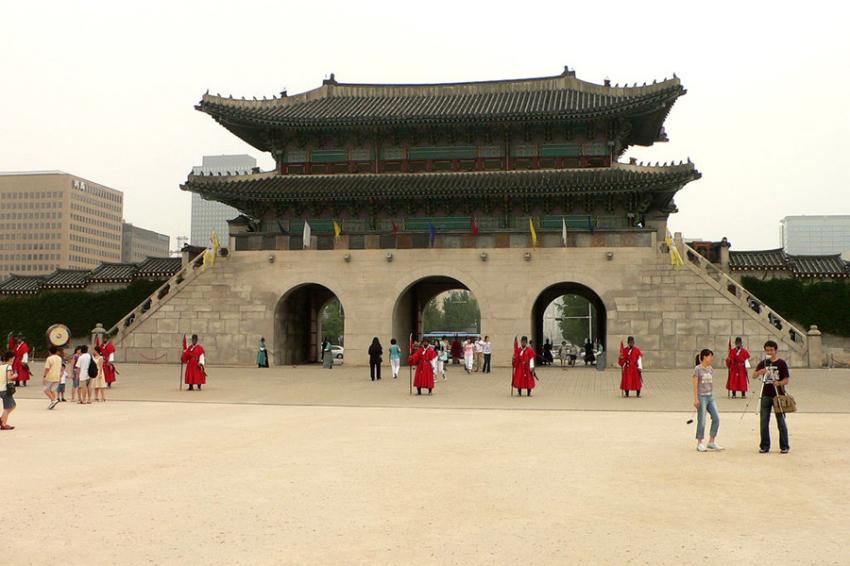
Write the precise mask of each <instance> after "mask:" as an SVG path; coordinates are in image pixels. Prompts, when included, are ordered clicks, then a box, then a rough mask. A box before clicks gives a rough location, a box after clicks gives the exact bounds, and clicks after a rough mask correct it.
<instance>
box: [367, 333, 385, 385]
mask: <svg viewBox="0 0 850 566" xmlns="http://www.w3.org/2000/svg"><path fill="white" fill-rule="evenodd" d="M383 356H384V348H383V346H381V342H380V340H378V337H377V336H375V337H374V338H372V344H371V345H370V346H369V376H370V377H371V378H372V381H375V380H376V379H377V380H378V381H380V379H381V362H383V361H384V359H383Z"/></svg>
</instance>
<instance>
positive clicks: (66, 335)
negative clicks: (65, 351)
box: [47, 324, 71, 348]
mask: <svg viewBox="0 0 850 566" xmlns="http://www.w3.org/2000/svg"><path fill="white" fill-rule="evenodd" d="M70 340H71V331H70V330H69V329H68V327H67V326H65V325H64V324H54V325H53V326H51V327H50V328H48V329H47V343H48V344H50V345H51V346H56V347H57V348H62V347H64V346H65V345H66V344H67V343H68V342H70Z"/></svg>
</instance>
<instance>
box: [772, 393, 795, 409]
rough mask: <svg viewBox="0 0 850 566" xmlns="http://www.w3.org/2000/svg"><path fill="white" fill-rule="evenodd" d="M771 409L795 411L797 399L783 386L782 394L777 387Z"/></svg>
mask: <svg viewBox="0 0 850 566" xmlns="http://www.w3.org/2000/svg"><path fill="white" fill-rule="evenodd" d="M773 411H774V412H776V413H796V412H797V401H795V400H794V397H792V396H791V395H788V392H787V391H786V390H785V387H782V394H780V393H779V388H778V387H777V388H776V396H775V397H774V398H773Z"/></svg>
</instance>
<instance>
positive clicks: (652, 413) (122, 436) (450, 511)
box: [0, 365, 850, 565]
mask: <svg viewBox="0 0 850 566" xmlns="http://www.w3.org/2000/svg"><path fill="white" fill-rule="evenodd" d="M121 371H122V375H121V381H120V382H119V383H118V385H117V386H116V388H115V389H114V390H112V391H110V392H109V396H110V399H111V400H110V401H108V402H107V403H105V404H92V405H90V406H79V405H71V404H69V403H66V404H62V405H60V406H59V407H58V408H57V409H56V410H54V411H47V410H46V409H45V407H46V401H44V400H43V399H40V398H38V396H37V395H38V391H37V390H36V389H34V388H33V387H30V388H27V389H22V390H20V391H21V393H20V395H19V396H18V399H19V408H18V410H17V411H16V412H15V413H14V415H13V419H12V422H13V424H15V425H17V426H18V428H17V429H16V430H15V431H11V432H0V447H2V448H0V454H2V456H0V458H2V469H3V471H4V476H5V478H6V482H4V485H5V487H6V490H5V496H4V497H3V498H2V508H0V509H2V510H0V513H2V515H3V517H4V519H5V523H6V525H7V526H8V527H10V528H9V529H8V530H7V533H9V536H8V537H6V540H7V543H6V544H4V550H3V551H2V554H0V555H1V556H2V558H0V564H10V565H12V564H15V565H16V564H49V563H53V564H56V563H64V564H183V565H188V564H515V563H518V562H521V563H525V564H573V563H576V564H579V563H580V564H598V563H605V564H693V563H696V564H765V563H768V564H770V563H773V564H848V563H850V553H848V551H847V546H846V535H847V527H846V525H848V524H850V451H848V440H850V397H848V385H850V371H847V370H833V371H801V370H799V371H796V372H794V376H795V382H794V383H795V387H794V389H793V393H794V394H795V395H796V396H797V398H798V401H799V404H800V406H801V409H805V412H800V413H798V414H795V415H791V416H790V417H789V428H790V430H791V443H792V451H791V454H789V455H780V454H779V453H778V452H772V453H771V454H767V455H760V454H758V453H757V450H756V442H757V433H756V426H757V425H756V422H757V419H756V416H755V413H754V411H753V407H752V405H751V406H750V410H749V412H748V413H746V414H744V415H743V418H741V414H740V410H741V408H742V407H743V405H744V402H742V401H740V400H734V401H733V400H727V399H725V398H721V400H720V405H721V411H722V426H721V435H720V441H721V443H722V444H724V446H726V448H727V450H726V451H725V452H723V453H709V454H699V453H697V452H695V451H694V450H693V440H692V438H693V432H694V428H693V426H688V425H686V424H685V420H686V419H687V418H688V413H687V410H688V405H689V395H690V392H689V389H688V387H689V382H688V379H687V377H688V376H687V375H684V376H683V375H682V373H681V372H648V376H647V389H646V393H645V398H643V399H640V400H637V399H622V398H620V397H619V396H618V394H617V392H616V375H615V374H614V372H604V373H597V372H595V371H592V370H591V371H561V370H551V369H550V370H544V371H543V372H542V376H541V377H542V380H541V386H540V388H539V390H538V391H537V395H536V396H535V397H532V398H531V399H527V398H525V397H523V398H522V399H517V398H511V397H509V395H508V388H507V384H506V381H505V380H506V375H505V370H500V371H499V373H494V374H491V375H490V376H482V375H480V374H479V375H472V376H467V375H465V374H462V373H460V372H457V371H455V372H453V373H452V375H451V377H450V379H449V381H448V382H447V383H441V384H439V385H438V386H437V390H436V391H435V395H434V396H433V397H431V398H427V397H420V398H417V397H412V398H411V397H409V396H408V395H407V384H406V382H403V381H397V382H393V381H391V380H389V381H387V380H386V378H385V379H384V380H382V381H381V382H379V383H372V382H370V381H369V380H368V378H364V375H365V372H364V371H363V370H362V369H339V368H338V369H335V370H332V371H326V370H320V369H318V368H313V367H307V368H297V369H292V368H273V369H271V370H256V369H246V370H239V369H230V368H229V369H223V368H211V370H210V374H211V382H210V384H209V386H208V388H207V389H206V390H205V391H203V392H200V393H198V392H191V393H189V392H185V391H184V392H178V391H177V387H176V384H177V368H176V367H175V366H130V365H127V366H124V367H122V368H121ZM186 401H188V402H186ZM735 410H737V411H739V412H737V413H736V412H734V411H735Z"/></svg>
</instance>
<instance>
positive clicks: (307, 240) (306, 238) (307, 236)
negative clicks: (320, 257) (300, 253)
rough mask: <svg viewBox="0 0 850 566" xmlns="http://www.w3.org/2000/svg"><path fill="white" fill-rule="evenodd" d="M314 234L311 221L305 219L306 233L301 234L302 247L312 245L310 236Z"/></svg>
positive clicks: (305, 247) (306, 247)
mask: <svg viewBox="0 0 850 566" xmlns="http://www.w3.org/2000/svg"><path fill="white" fill-rule="evenodd" d="M311 236H312V231H311V230H310V223H309V222H307V221H306V220H305V221H304V233H303V234H302V235H301V240H302V247H303V248H304V249H305V250H306V249H308V248H309V247H310V237H311Z"/></svg>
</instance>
